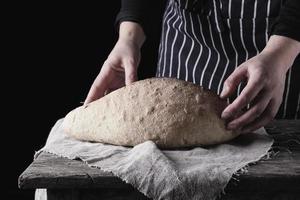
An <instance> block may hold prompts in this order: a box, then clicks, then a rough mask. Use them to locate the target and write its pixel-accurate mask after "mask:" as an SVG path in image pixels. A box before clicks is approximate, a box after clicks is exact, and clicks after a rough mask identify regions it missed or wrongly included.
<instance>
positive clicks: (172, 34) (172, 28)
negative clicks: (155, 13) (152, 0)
mask: <svg viewBox="0 0 300 200" xmlns="http://www.w3.org/2000/svg"><path fill="white" fill-rule="evenodd" d="M281 1H282V0H169V1H168V2H167V5H166V9H165V13H164V17H163V25H162V35H161V40H160V46H159V56H158V66H157V71H156V76H157V77H173V78H178V79H182V80H185V81H190V82H193V83H195V84H199V85H201V86H203V87H204V88H206V89H210V90H212V91H214V92H216V93H217V94H220V92H221V91H222V87H223V82H224V81H225V80H226V78H227V77H228V76H229V75H230V74H231V73H232V72H233V70H234V69H235V68H236V67H238V66H239V65H240V64H241V63H243V62H245V61H246V60H248V59H250V58H251V57H253V56H255V55H257V54H258V53H259V52H261V51H262V50H263V48H264V47H265V45H266V43H267V41H268V38H269V34H268V33H269V30H270V25H271V24H272V21H273V20H274V19H275V18H276V16H278V14H279V11H280V8H281V6H282V2H281ZM299 74H300V57H299V56H298V57H297V59H296V60H295V62H294V65H293V66H292V67H291V68H290V70H289V71H288V72H287V75H286V84H285V91H284V96H283V102H282V104H281V106H280V109H279V111H278V113H277V115H276V118H289V119H291V118H300V114H299V101H300V92H299V90H300V84H299V83H297V80H296V79H297V77H296V76H298V78H299ZM242 88H243V84H240V85H239V87H238V89H237V91H236V94H235V95H233V98H232V99H231V101H232V100H233V99H234V98H236V96H238V95H239V94H240V93H241V90H242Z"/></svg>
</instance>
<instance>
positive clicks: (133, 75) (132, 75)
mask: <svg viewBox="0 0 300 200" xmlns="http://www.w3.org/2000/svg"><path fill="white" fill-rule="evenodd" d="M136 69H137V66H136V64H135V62H133V61H131V60H127V61H126V62H125V84H126V85H129V84H131V83H133V82H134V81H136V80H137V70H136Z"/></svg>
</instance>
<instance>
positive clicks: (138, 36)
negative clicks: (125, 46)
mask: <svg viewBox="0 0 300 200" xmlns="http://www.w3.org/2000/svg"><path fill="white" fill-rule="evenodd" d="M119 39H121V40H127V41H131V42H134V43H135V44H136V45H137V46H138V47H139V48H141V47H142V45H143V43H144V42H145V39H146V36H145V33H144V31H143V28H142V27H141V25H140V24H138V23H135V22H130V21H124V22H122V23H121V24H120V29H119Z"/></svg>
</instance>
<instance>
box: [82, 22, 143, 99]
mask: <svg viewBox="0 0 300 200" xmlns="http://www.w3.org/2000/svg"><path fill="white" fill-rule="evenodd" d="M129 23H130V22H129ZM122 24H123V23H122ZM122 24H121V25H122ZM135 26H136V25H135ZM138 26H139V25H138ZM121 28H122V27H121V26H120V37H119V40H118V41H117V43H116V45H115V46H114V48H113V50H112V51H111V53H110V54H109V56H108V58H107V59H106V61H105V62H104V64H103V66H102V68H101V71H100V73H99V74H98V76H97V77H96V79H95V81H94V82H93V84H92V86H91V88H90V90H89V93H88V95H87V97H86V99H85V102H84V105H86V104H88V103H90V102H92V101H95V100H97V99H99V98H101V97H103V96H104V95H105V94H107V93H109V92H111V91H113V90H116V89H118V88H120V87H123V86H124V85H125V84H126V85H128V84H130V83H132V82H134V81H136V80H137V67H138V65H139V62H140V59H141V52H140V48H141V43H140V42H139V40H135V39H134V38H132V35H130V34H129V35H130V37H126V36H121V34H122V33H121V31H122V29H121ZM125 32H126V30H125ZM123 34H124V31H123ZM142 41H143V40H142Z"/></svg>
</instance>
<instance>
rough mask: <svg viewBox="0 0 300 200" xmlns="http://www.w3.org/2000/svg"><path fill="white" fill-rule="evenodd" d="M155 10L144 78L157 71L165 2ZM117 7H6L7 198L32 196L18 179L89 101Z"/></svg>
mask: <svg viewBox="0 0 300 200" xmlns="http://www.w3.org/2000/svg"><path fill="white" fill-rule="evenodd" d="M102 2H103V3H102ZM157 7H158V8H157V9H156V11H153V18H152V19H153V23H154V25H155V26H153V27H154V28H153V29H152V30H151V32H150V33H148V34H147V35H148V36H147V41H146V43H145V45H144V47H143V49H142V61H141V64H140V67H139V78H140V79H143V78H146V77H151V76H154V74H155V68H156V61H157V52H158V42H159V36H160V35H159V32H160V26H161V21H160V20H161V16H162V7H161V5H158V6H157ZM119 8H120V2H119V1H110V2H108V1H101V2H98V4H93V5H92V4H89V5H86V4H84V5H83V4H80V3H78V4H75V3H74V2H72V3H66V4H62V3H58V2H56V3H54V2H48V3H43V4H41V3H37V2H35V3H28V2H26V3H22V4H20V3H19V4H16V5H7V7H5V9H4V10H6V12H5V14H4V15H5V16H4V19H5V20H4V21H5V25H4V26H5V28H3V29H2V30H3V32H4V33H5V37H2V39H3V40H4V41H3V43H5V45H3V47H4V48H5V49H4V50H5V53H4V54H2V56H3V57H4V58H3V59H2V61H1V62H2V73H1V75H2V78H1V88H2V89H1V90H2V97H1V101H2V118H3V117H5V120H4V121H3V120H2V128H3V130H2V131H3V132H2V136H3V137H2V145H1V148H2V152H1V153H2V162H1V165H2V167H3V170H2V173H3V175H2V177H5V179H4V180H3V179H2V180H1V182H2V183H4V189H5V190H4V195H3V196H4V197H5V198H4V199H33V193H34V191H33V190H20V189H18V187H17V179H18V176H19V175H20V174H21V173H22V172H23V171H24V170H25V169H26V167H27V166H28V165H29V164H30V163H31V162H32V160H33V155H34V152H35V151H37V150H39V149H40V148H41V147H43V145H44V143H45V141H46V138H47V135H48V133H49V131H50V129H51V127H52V126H53V125H54V123H55V122H56V120H58V119H59V118H62V117H63V116H64V115H65V114H66V113H67V112H68V111H70V110H71V109H73V108H75V107H76V106H79V105H80V102H81V101H84V99H85V97H86V95H87V92H88V90H89V87H90V85H91V84H92V82H93V80H94V78H95V77H96V76H97V74H98V72H99V71H100V69H101V65H102V63H103V62H104V61H105V59H106V57H107V56H108V54H109V52H110V51H111V49H112V48H113V46H114V43H115V42H116V40H117V31H116V29H115V27H114V20H115V16H116V14H117V13H118V11H119ZM3 61H4V62H3ZM3 108H4V109H3ZM3 110H4V112H3Z"/></svg>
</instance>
